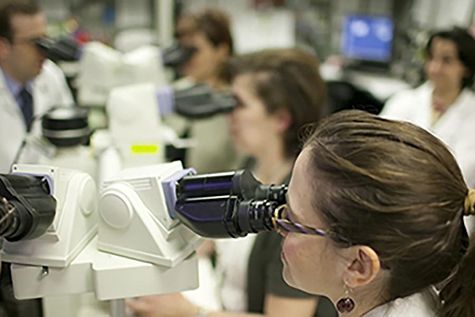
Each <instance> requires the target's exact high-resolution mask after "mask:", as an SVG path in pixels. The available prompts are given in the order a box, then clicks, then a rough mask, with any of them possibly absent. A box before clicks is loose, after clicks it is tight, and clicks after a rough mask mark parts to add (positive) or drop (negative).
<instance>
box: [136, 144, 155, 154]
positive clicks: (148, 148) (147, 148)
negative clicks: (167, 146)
mask: <svg viewBox="0 0 475 317" xmlns="http://www.w3.org/2000/svg"><path fill="white" fill-rule="evenodd" d="M159 150H160V147H159V146H158V145H157V144H132V145H131V146H130V151H131V152H132V153H133V154H157V153H158V151H159Z"/></svg>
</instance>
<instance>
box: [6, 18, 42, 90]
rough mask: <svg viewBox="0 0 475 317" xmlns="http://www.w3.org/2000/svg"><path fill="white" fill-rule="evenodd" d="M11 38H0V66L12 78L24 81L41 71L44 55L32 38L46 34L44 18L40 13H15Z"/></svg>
mask: <svg viewBox="0 0 475 317" xmlns="http://www.w3.org/2000/svg"><path fill="white" fill-rule="evenodd" d="M11 26H12V40H11V41H8V40H7V39H5V38H0V41H2V50H1V54H0V66H1V67H2V69H3V70H4V71H5V72H7V73H8V75H9V76H11V77H12V78H13V79H15V80H17V81H19V82H20V83H26V82H27V81H29V80H32V79H34V78H35V77H36V76H37V75H38V74H39V73H40V71H41V68H42V66H43V62H44V61H45V56H44V54H43V53H42V52H41V50H40V49H39V48H37V47H36V45H35V43H34V40H35V39H38V38H40V37H43V36H45V35H46V19H45V16H44V15H43V14H42V13H37V14H34V15H26V14H17V15H14V16H13V17H12V20H11Z"/></svg>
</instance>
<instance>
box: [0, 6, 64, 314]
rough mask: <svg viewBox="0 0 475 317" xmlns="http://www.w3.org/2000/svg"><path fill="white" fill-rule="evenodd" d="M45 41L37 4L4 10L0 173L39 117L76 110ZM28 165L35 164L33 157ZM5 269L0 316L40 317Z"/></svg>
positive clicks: (0, 10)
mask: <svg viewBox="0 0 475 317" xmlns="http://www.w3.org/2000/svg"><path fill="white" fill-rule="evenodd" d="M44 36H46V17H45V15H44V13H43V12H42V10H41V8H40V7H39V6H38V4H37V3H35V2H34V1H3V2H2V3H1V4H0V122H1V124H0V139H1V142H2V146H1V147H0V173H8V172H9V171H10V167H11V165H12V163H14V160H15V157H16V155H17V153H18V151H19V150H20V147H21V146H22V143H23V140H25V138H26V137H27V135H28V134H29V133H34V134H39V131H40V126H39V123H38V122H36V121H35V118H36V117H38V116H40V115H41V114H43V113H45V112H46V111H47V110H48V109H50V108H52V107H54V106H71V105H72V104H73V98H72V95H71V92H70V90H69V88H68V86H67V83H66V79H65V77H64V74H63V73H62V71H61V70H60V69H59V68H58V66H56V65H55V64H54V63H53V62H52V61H50V60H48V59H46V56H45V54H44V52H43V51H42V50H41V49H40V48H39V47H38V46H37V45H36V43H35V41H36V40H38V39H40V38H42V37H44ZM24 159H25V160H27V162H28V163H35V157H34V156H32V157H29V156H28V157H24ZM2 266H3V270H2V277H1V280H0V285H1V286H0V306H1V310H0V316H9V317H16V316H25V317H26V316H28V317H35V316H41V315H42V311H41V310H42V309H41V300H39V299H38V300H23V301H18V300H16V299H15V298H14V296H13V286H12V282H11V276H10V265H9V264H7V263H4V264H3V265H2Z"/></svg>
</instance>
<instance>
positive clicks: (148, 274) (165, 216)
mask: <svg viewBox="0 0 475 317" xmlns="http://www.w3.org/2000/svg"><path fill="white" fill-rule="evenodd" d="M13 173H15V174H19V175H21V174H24V175H30V176H31V175H33V176H37V177H41V178H43V177H45V178H46V179H47V181H48V186H49V188H50V192H51V195H53V196H54V198H55V199H56V201H57V205H56V214H55V216H54V219H53V222H52V224H51V225H50V227H49V228H48V229H47V231H46V232H45V233H44V234H43V235H40V236H39V237H37V238H34V239H31V240H20V241H17V242H8V241H5V244H4V251H3V260H4V261H7V262H11V263H12V266H11V271H12V280H13V285H14V293H15V297H16V298H18V299H28V298H38V297H48V296H54V295H68V294H80V293H91V292H93V293H95V297H96V298H97V299H99V300H118V299H123V298H130V297H135V296H144V295H151V294H162V293H170V292H178V291H183V290H189V289H193V288H196V287H197V286H198V261H197V257H196V254H195V252H194V249H195V248H196V246H197V244H198V242H199V238H198V236H197V235H196V234H194V233H192V232H191V231H190V230H189V229H188V228H186V227H185V226H184V225H183V224H182V223H180V222H179V221H177V220H172V219H171V217H170V215H169V213H168V211H169V208H173V205H170V203H172V202H171V201H166V199H167V197H174V196H173V194H174V192H173V193H171V192H169V194H168V195H166V194H165V192H166V191H167V189H164V186H165V185H164V184H168V185H170V184H172V185H174V184H175V183H174V181H173V177H178V176H179V175H182V174H183V173H186V171H183V169H182V167H181V164H180V163H169V164H163V165H157V166H152V167H148V168H145V169H143V170H140V169H139V170H124V171H123V172H121V174H120V176H119V177H118V178H116V179H114V180H111V181H110V182H108V183H107V184H105V185H104V189H103V191H102V194H101V198H100V200H98V191H97V189H96V186H95V183H94V181H93V180H92V178H91V176H89V175H88V174H86V173H84V172H78V171H73V170H68V169H62V168H56V167H50V166H37V165H36V166H35V165H17V166H15V167H14V169H13ZM177 175H178V176H177ZM167 181H168V182H167ZM168 189H171V187H168ZM98 202H99V203H98ZM98 206H99V208H98ZM98 231H99V232H98ZM97 232H98V235H97V234H96V233H97Z"/></svg>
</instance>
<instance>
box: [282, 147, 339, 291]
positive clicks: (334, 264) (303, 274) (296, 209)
mask: <svg viewBox="0 0 475 317" xmlns="http://www.w3.org/2000/svg"><path fill="white" fill-rule="evenodd" d="M309 175H310V174H309V152H308V150H306V149H304V150H303V151H302V152H301V154H300V155H299V156H298V158H297V160H296V162H295V166H294V170H293V173H292V179H291V181H290V185H289V190H288V194H287V204H288V205H289V213H290V214H291V215H290V219H291V220H292V221H294V222H297V223H301V224H304V225H307V226H310V227H313V228H319V229H325V226H324V224H323V223H322V221H321V220H320V219H319V216H318V214H317V213H316V212H315V211H314V207H313V206H312V196H313V195H312V193H313V191H314V190H315V189H314V186H315V185H314V183H313V182H311V179H310V176H309ZM282 261H283V263H284V271H283V276H284V280H285V281H286V282H287V283H288V284H289V285H290V286H293V287H295V288H298V289H301V290H304V291H306V292H308V293H311V294H318V295H326V296H329V297H330V298H333V297H335V296H339V295H341V294H340V293H341V283H342V278H341V276H342V273H341V272H342V271H343V270H344V268H345V267H346V264H345V261H344V259H343V257H342V255H340V254H339V253H338V249H337V248H336V247H335V246H334V245H333V244H332V242H331V240H330V238H328V237H321V236H316V235H305V234H301V233H293V232H290V233H287V234H285V239H284V243H283V246H282Z"/></svg>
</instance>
